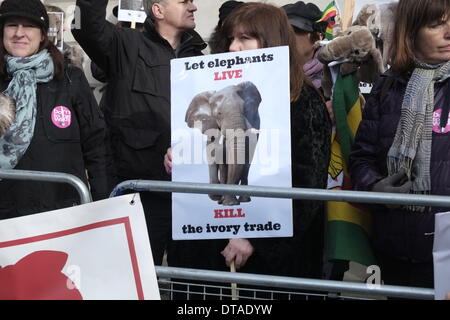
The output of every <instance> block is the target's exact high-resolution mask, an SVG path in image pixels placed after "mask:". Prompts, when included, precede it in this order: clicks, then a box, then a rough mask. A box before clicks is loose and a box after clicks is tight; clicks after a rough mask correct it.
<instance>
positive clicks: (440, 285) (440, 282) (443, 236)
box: [433, 212, 450, 300]
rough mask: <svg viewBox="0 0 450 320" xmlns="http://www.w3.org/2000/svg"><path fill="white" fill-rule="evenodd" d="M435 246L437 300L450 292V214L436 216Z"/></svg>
mask: <svg viewBox="0 0 450 320" xmlns="http://www.w3.org/2000/svg"><path fill="white" fill-rule="evenodd" d="M435 217H436V220H435V228H434V231H435V234H434V244H433V260H434V291H435V299H436V300H443V299H445V297H446V295H447V293H449V292H450V246H449V243H450V212H442V213H438V214H436V216H435Z"/></svg>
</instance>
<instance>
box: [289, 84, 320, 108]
mask: <svg viewBox="0 0 450 320" xmlns="http://www.w3.org/2000/svg"><path fill="white" fill-rule="evenodd" d="M296 103H300V104H304V105H309V106H314V105H317V104H318V103H323V104H325V102H324V99H323V98H322V96H321V95H320V93H319V91H318V90H317V89H316V88H315V87H314V86H313V85H312V84H310V83H304V84H303V87H302V92H301V94H300V97H299V98H298V99H297V101H296Z"/></svg>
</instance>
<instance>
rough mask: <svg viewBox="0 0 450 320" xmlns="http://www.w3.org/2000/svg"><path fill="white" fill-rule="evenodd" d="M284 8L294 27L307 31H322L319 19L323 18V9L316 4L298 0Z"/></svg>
mask: <svg viewBox="0 0 450 320" xmlns="http://www.w3.org/2000/svg"><path fill="white" fill-rule="evenodd" d="M282 8H283V9H284V11H286V14H287V16H288V18H289V22H290V23H291V25H293V26H294V27H296V28H298V29H300V30H304V31H307V32H314V31H321V30H320V29H321V28H320V27H321V24H318V23H317V20H319V19H320V18H322V11H321V10H320V9H319V8H318V7H317V6H316V5H315V4H313V3H307V4H305V3H304V2H303V1H298V2H296V3H292V4H287V5H285V6H283V7H282Z"/></svg>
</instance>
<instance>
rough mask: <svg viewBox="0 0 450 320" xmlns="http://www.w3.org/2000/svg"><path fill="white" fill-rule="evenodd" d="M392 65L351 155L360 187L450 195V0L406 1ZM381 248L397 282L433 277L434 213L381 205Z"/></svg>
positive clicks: (387, 276)
mask: <svg viewBox="0 0 450 320" xmlns="http://www.w3.org/2000/svg"><path fill="white" fill-rule="evenodd" d="M393 39H394V40H393V46H392V49H391V55H390V56H391V59H390V64H391V66H392V68H391V70H390V71H388V72H387V73H386V74H385V75H384V76H382V77H381V79H380V80H379V81H378V83H377V84H376V85H375V86H374V88H373V90H372V93H371V96H370V97H369V99H368V101H367V104H366V106H365V108H364V114H363V120H362V122H361V124H360V127H359V130H358V133H357V135H356V138H355V144H354V149H353V151H352V153H351V156H350V174H351V179H352V182H353V186H354V188H355V189H356V190H362V191H378V192H397V193H412V194H433V195H450V189H449V181H450V122H449V105H450V80H449V78H450V1H449V0H400V2H399V4H398V8H397V13H396V23H395V31H394V38H393ZM373 211H374V214H373V232H372V241H373V247H374V250H375V253H376V256H377V259H378V264H379V266H380V267H381V271H382V280H384V282H385V283H386V284H390V285H405V286H416V287H430V288H432V287H433V285H434V283H433V256H432V249H433V235H434V223H435V222H434V215H435V213H436V212H440V211H448V208H447V209H445V208H432V207H421V206H401V207H392V206H390V207H384V206H373Z"/></svg>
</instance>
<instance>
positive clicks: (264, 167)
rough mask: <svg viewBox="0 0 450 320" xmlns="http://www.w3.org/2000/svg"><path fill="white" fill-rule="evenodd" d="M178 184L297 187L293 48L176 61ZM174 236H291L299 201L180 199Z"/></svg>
mask: <svg viewBox="0 0 450 320" xmlns="http://www.w3.org/2000/svg"><path fill="white" fill-rule="evenodd" d="M171 84H172V88H171V92H172V96H171V100H172V112H171V114H172V119H171V122H172V155H173V173H172V180H173V181H179V182H202V183H216V184H217V183H222V184H228V185H236V184H242V185H246V184H248V185H255V186H275V187H291V186H292V180H291V138H290V127H291V126H290V93H289V49H288V47H278V48H268V49H259V50H250V51H241V52H236V53H225V54H217V55H208V56H200V57H192V58H185V59H175V60H172V63H171ZM172 199H173V211H172V214H173V220H172V221H173V224H172V226H173V229H172V230H173V231H172V232H173V238H174V239H176V240H181V239H223V238H239V237H241V238H255V237H258V238H260V237H287V236H291V235H292V201H291V200H290V199H272V198H257V197H251V198H250V197H244V196H239V195H237V196H236V197H235V196H222V195H210V196H208V195H196V194H180V193H177V194H173V196H172Z"/></svg>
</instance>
